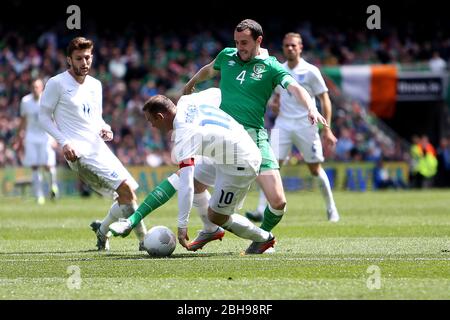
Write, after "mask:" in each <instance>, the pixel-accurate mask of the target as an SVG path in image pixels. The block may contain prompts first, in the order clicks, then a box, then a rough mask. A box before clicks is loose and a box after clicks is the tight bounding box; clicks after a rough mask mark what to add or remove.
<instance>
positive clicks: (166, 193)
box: [109, 173, 179, 237]
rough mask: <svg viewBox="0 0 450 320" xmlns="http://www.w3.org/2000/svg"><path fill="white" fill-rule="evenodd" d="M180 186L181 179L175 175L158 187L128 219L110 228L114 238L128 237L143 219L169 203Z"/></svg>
mask: <svg viewBox="0 0 450 320" xmlns="http://www.w3.org/2000/svg"><path fill="white" fill-rule="evenodd" d="M178 186H179V178H178V175H177V174H175V173H174V174H172V175H171V176H170V177H168V178H167V179H165V180H163V181H162V182H161V183H160V184H159V185H157V186H156V188H155V189H153V190H152V191H151V192H150V193H149V194H148V195H147V197H146V198H145V199H144V201H143V202H142V203H141V204H140V205H139V207H138V208H137V209H136V210H134V213H133V214H132V215H131V216H129V217H128V219H123V220H122V219H121V220H119V221H117V222H114V223H112V224H111V225H110V226H109V230H110V231H111V232H112V234H113V235H114V236H122V237H126V236H127V235H128V234H129V233H130V232H131V230H132V229H133V228H135V227H136V226H137V225H138V224H139V223H140V222H141V220H142V219H144V218H145V217H146V216H147V215H149V214H150V213H151V212H153V211H154V210H155V209H157V208H159V207H160V206H162V205H163V204H165V203H166V202H167V201H169V199H170V198H171V197H172V196H173V195H174V194H175V193H176V192H177V189H178Z"/></svg>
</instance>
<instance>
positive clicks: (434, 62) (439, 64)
mask: <svg viewBox="0 0 450 320" xmlns="http://www.w3.org/2000/svg"><path fill="white" fill-rule="evenodd" d="M428 64H429V66H430V70H431V71H433V72H436V73H441V72H444V71H445V70H446V69H447V62H445V60H444V59H442V58H441V56H440V54H439V52H438V51H434V52H433V56H432V57H431V59H430V61H429V62H428Z"/></svg>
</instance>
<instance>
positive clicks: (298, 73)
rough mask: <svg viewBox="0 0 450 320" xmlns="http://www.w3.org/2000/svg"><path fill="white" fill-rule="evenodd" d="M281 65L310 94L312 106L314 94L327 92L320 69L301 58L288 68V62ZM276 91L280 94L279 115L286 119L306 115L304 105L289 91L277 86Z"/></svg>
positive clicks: (306, 111)
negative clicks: (292, 66) (292, 67)
mask: <svg viewBox="0 0 450 320" xmlns="http://www.w3.org/2000/svg"><path fill="white" fill-rule="evenodd" d="M283 67H284V68H285V69H286V70H287V71H288V72H289V73H290V74H291V76H292V77H293V78H294V79H295V80H297V82H298V83H299V84H300V85H301V86H302V87H304V88H305V89H306V91H308V93H309V95H310V96H311V98H312V100H313V102H314V106H315V105H316V100H315V98H314V97H315V96H317V95H319V94H321V93H324V92H328V88H327V86H326V85H325V80H324V79H323V77H322V75H321V73H320V70H319V69H318V68H317V67H316V66H314V65H312V64H310V63H308V62H306V61H305V60H304V59H303V58H301V59H300V62H299V63H298V64H297V65H296V66H295V67H294V69H290V68H289V66H288V63H287V62H285V63H283ZM276 92H277V93H279V94H280V114H279V117H282V118H283V117H284V118H288V119H293V118H295V119H298V118H306V117H308V110H307V109H306V107H305V106H303V105H301V104H299V103H298V102H297V100H296V99H295V97H294V96H293V95H291V94H290V93H289V91H287V90H285V89H283V88H281V87H280V86H278V87H277V88H276Z"/></svg>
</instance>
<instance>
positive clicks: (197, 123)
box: [172, 88, 261, 175]
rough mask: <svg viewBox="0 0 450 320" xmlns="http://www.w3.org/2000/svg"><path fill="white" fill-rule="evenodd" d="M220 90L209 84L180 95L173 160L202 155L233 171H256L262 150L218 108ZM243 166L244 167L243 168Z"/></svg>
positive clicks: (223, 168)
mask: <svg viewBox="0 0 450 320" xmlns="http://www.w3.org/2000/svg"><path fill="white" fill-rule="evenodd" d="M220 103H221V92H220V90H219V89H217V88H211V89H207V90H204V91H202V92H198V93H193V94H190V95H186V96H182V97H181V98H180V100H179V101H178V104H177V115H176V116H175V119H174V123H173V124H174V148H173V150H172V156H173V158H174V159H175V161H176V162H181V161H183V160H185V159H190V158H195V157H196V156H204V157H208V158H210V159H212V161H213V162H214V164H216V165H219V166H220V168H221V170H223V171H224V172H226V173H230V174H233V175H249V171H248V169H250V170H251V171H253V173H255V172H258V171H259V166H260V164H261V152H260V150H259V149H258V147H257V146H256V144H255V143H254V142H253V140H252V138H251V137H250V136H249V135H248V133H247V131H246V130H245V129H244V127H243V126H242V125H240V124H239V123H238V122H236V120H234V119H233V118H232V117H231V116H230V115H228V114H227V113H225V112H224V111H222V110H220V109H219V106H220ZM242 168H245V169H246V170H244V169H242Z"/></svg>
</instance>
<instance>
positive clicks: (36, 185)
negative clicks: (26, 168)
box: [32, 169, 44, 198]
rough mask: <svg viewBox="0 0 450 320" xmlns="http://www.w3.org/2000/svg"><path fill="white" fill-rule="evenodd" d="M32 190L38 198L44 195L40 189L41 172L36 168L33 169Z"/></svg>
mask: <svg viewBox="0 0 450 320" xmlns="http://www.w3.org/2000/svg"><path fill="white" fill-rule="evenodd" d="M32 179H33V192H34V196H35V197H36V198H40V197H43V196H44V192H43V191H42V174H41V172H40V171H39V169H37V170H33V175H32Z"/></svg>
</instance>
